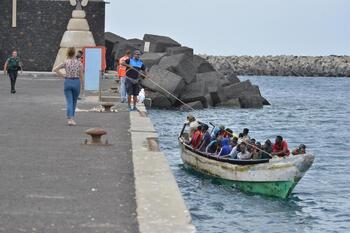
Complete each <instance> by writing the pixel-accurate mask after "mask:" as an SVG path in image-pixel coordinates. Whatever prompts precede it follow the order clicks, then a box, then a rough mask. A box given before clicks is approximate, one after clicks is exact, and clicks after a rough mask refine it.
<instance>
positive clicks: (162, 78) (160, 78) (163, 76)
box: [141, 65, 185, 103]
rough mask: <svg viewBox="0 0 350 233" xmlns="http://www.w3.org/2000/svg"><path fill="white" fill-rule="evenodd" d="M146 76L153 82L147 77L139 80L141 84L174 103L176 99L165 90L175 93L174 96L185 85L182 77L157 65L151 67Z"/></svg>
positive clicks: (179, 92)
mask: <svg viewBox="0 0 350 233" xmlns="http://www.w3.org/2000/svg"><path fill="white" fill-rule="evenodd" d="M148 77H149V79H151V80H152V81H153V82H152V81H150V80H148V79H143V80H142V82H141V84H142V86H144V87H145V88H147V89H149V90H152V91H157V92H160V93H162V94H163V95H164V96H166V97H167V98H169V100H170V101H171V102H172V103H175V102H176V99H175V98H174V97H172V96H171V95H170V94H169V93H167V92H166V91H165V90H167V91H168V92H170V93H171V94H173V95H175V96H176V97H179V96H180V94H181V91H182V90H183V88H184V86H185V82H184V80H183V78H182V77H180V76H178V75H176V74H174V73H172V72H170V71H168V70H165V69H163V68H162V67H160V66H159V65H154V66H152V67H151V69H150V71H149V75H148ZM154 83H156V84H158V85H159V86H161V87H162V88H164V89H165V90H163V89H161V88H160V87H158V86H157V85H156V84H154Z"/></svg>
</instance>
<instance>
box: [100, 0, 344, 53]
mask: <svg viewBox="0 0 350 233" xmlns="http://www.w3.org/2000/svg"><path fill="white" fill-rule="evenodd" d="M109 2H110V4H108V5H107V6H106V7H107V11H106V14H107V16H106V31H110V32H113V33H116V34H118V35H120V36H123V37H126V38H141V39H142V37H143V35H144V34H145V33H150V34H158V35H166V36H170V37H171V38H173V39H175V40H176V41H178V42H179V43H181V44H182V45H185V46H188V47H192V48H194V50H195V53H202V54H204V53H205V54H214V55H281V54H294V55H330V54H336V55H350V0H215V1H214V0H174V1H168V0H133V1H122V0H109Z"/></svg>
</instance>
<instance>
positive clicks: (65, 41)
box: [53, 0, 96, 67]
mask: <svg viewBox="0 0 350 233" xmlns="http://www.w3.org/2000/svg"><path fill="white" fill-rule="evenodd" d="M70 3H71V5H72V6H76V8H75V10H73V13H72V18H71V19H70V20H69V23H68V26H67V31H65V33H64V34H63V37H62V40H61V44H60V49H59V51H58V54H57V56H56V61H55V64H54V66H53V67H55V66H57V65H59V64H61V63H63V62H64V61H65V59H66V54H67V50H68V48H70V47H74V48H76V49H77V50H79V49H82V48H83V47H86V46H96V43H95V40H94V36H93V35H92V32H91V31H90V27H89V24H88V21H87V20H86V18H85V17H86V13H85V11H84V10H83V9H82V7H85V6H86V5H87V4H88V0H70Z"/></svg>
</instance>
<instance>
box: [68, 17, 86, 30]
mask: <svg viewBox="0 0 350 233" xmlns="http://www.w3.org/2000/svg"><path fill="white" fill-rule="evenodd" d="M67 30H68V31H89V30H90V27H89V24H88V22H87V20H86V19H70V20H69V22H68V26H67Z"/></svg>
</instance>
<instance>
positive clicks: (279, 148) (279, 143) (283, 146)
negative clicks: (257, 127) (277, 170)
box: [271, 136, 290, 157]
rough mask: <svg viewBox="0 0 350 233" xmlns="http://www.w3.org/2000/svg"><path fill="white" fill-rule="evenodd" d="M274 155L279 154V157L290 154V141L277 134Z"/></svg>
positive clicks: (273, 148) (273, 147)
mask: <svg viewBox="0 0 350 233" xmlns="http://www.w3.org/2000/svg"><path fill="white" fill-rule="evenodd" d="M271 154H272V155H277V156H278V157H284V156H288V155H289V154H290V152H289V149H288V143H287V142H286V141H285V140H283V137H282V136H277V137H276V140H275V144H273V146H272V153H271Z"/></svg>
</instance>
